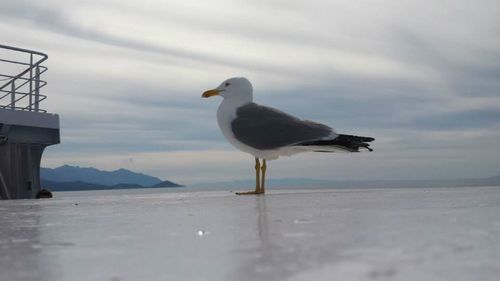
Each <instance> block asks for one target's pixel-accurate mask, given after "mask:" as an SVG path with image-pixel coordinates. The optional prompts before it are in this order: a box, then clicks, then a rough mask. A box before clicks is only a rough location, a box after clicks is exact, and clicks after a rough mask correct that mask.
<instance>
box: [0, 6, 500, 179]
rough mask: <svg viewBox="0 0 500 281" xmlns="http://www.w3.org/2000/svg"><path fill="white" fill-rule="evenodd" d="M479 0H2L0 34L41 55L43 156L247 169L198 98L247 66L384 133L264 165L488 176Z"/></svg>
mask: <svg viewBox="0 0 500 281" xmlns="http://www.w3.org/2000/svg"><path fill="white" fill-rule="evenodd" d="M480 2H481V3H480V4H479V3H474V4H471V2H468V1H444V2H440V3H434V4H429V5H422V4H421V3H420V2H418V1H399V2H394V1H380V2H379V3H378V4H377V7H376V9H375V8H374V6H373V5H372V4H369V5H368V4H365V3H362V2H360V3H348V2H344V1H308V2H307V3H306V2H303V1H286V2H284V1H254V2H248V1H223V0H218V1H210V2H206V1H198V2H192V1H172V0H169V1H153V0H151V1H150V0H145V1H141V2H137V1H129V0H124V1H120V3H117V2H116V1H85V2H82V1H73V0H68V1H61V0H41V1H36V2H35V1H23V0H20V1H8V2H7V3H5V4H4V5H2V9H1V10H0V16H1V17H2V23H0V32H1V33H2V37H3V38H4V41H5V42H6V43H7V44H12V45H18V46H21V47H26V48H33V49H37V50H40V51H44V52H46V53H48V54H49V60H48V61H47V65H48V66H49V72H47V73H46V80H48V82H49V84H48V86H47V88H46V89H45V90H46V92H45V93H46V94H47V95H48V99H47V100H46V101H45V102H44V107H45V108H48V109H49V111H51V112H57V113H59V114H60V115H61V126H62V131H61V134H62V144H61V145H58V146H55V147H52V148H50V149H49V150H47V153H46V157H45V158H44V163H45V164H46V165H52V166H53V165H58V164H64V163H67V164H79V165H93V166H97V167H100V168H107V167H109V168H119V167H121V166H126V165H130V163H131V162H130V161H129V159H134V162H133V163H134V169H137V170H140V171H144V172H149V173H153V174H155V175H157V176H162V177H165V178H169V177H170V178H175V179H176V180H178V181H179V182H186V181H193V182H194V181H197V180H199V181H203V180H205V179H206V180H209V179H210V180H211V179H214V180H222V179H237V178H242V177H247V176H246V175H247V174H248V173H249V172H251V171H248V169H247V167H246V165H247V164H248V163H247V162H248V157H250V156H247V155H244V154H240V153H238V152H235V151H234V150H233V148H232V147H231V146H230V145H229V144H227V142H226V141H225V140H224V139H223V137H222V135H221V133H220V132H219V129H218V126H217V124H216V122H215V111H216V109H217V106H218V102H219V101H218V100H216V99H210V100H201V99H200V94H201V92H202V91H203V90H205V89H207V88H212V87H215V86H217V85H218V84H219V83H220V81H222V80H223V79H225V78H227V77H231V76H247V77H248V78H250V79H251V81H252V82H253V84H254V88H255V95H254V96H255V99H256V101H258V102H261V103H264V104H268V105H271V106H274V107H278V108H280V109H282V110H285V111H287V112H290V113H293V114H296V115H297V116H299V117H302V118H306V119H312V120H317V121H321V122H325V123H327V124H329V125H331V126H333V127H335V128H336V129H337V130H339V131H340V132H346V133H352V134H362V135H372V136H374V137H375V138H376V139H377V140H376V142H375V144H374V148H375V152H374V153H372V154H368V155H361V156H359V155H334V156H331V155H330V156H328V155H321V154H308V155H299V156H297V157H296V158H284V159H282V160H279V161H278V162H276V164H274V163H273V168H272V170H271V171H272V172H271V174H272V175H275V176H278V175H279V176H280V177H287V175H294V174H296V173H307V174H304V177H318V178H329V177H334V178H342V179H348V178H350V179H356V178H358V177H366V178H370V177H377V178H404V177H413V178H419V177H420V178H437V177H440V173H445V172H446V173H447V174H448V176H444V175H443V176H442V177H449V175H455V176H461V175H465V174H467V175H471V176H472V175H480V176H482V175H485V174H486V173H488V172H490V173H494V172H496V171H498V168H497V166H498V163H496V164H495V161H494V160H493V159H494V157H497V159H498V157H500V151H499V150H498V149H495V148H492V147H495V146H494V145H493V143H494V142H498V141H500V136H499V135H498V134H496V133H494V130H496V129H498V126H499V124H498V123H499V122H498V119H499V115H498V113H497V112H499V110H500V95H499V93H500V81H499V80H498V78H497V77H498V76H499V74H500V60H499V59H498V58H500V38H499V37H498V36H497V34H498V33H499V32H500V19H499V18H498V17H497V16H496V12H495V11H496V9H495V8H496V2H495V1H486V0H485V1H480ZM464 19H467V20H464ZM464 150H466V151H468V152H467V156H468V159H469V160H468V161H461V160H460V159H459V156H458V155H462V154H463V153H464V152H463V151H464ZM487 150H489V152H486V151H487ZM217 155H219V156H217ZM219 158H220V159H222V158H224V159H225V160H226V161H228V162H226V161H219V160H218V159H219ZM250 158H251V157H250ZM141 159H142V160H141ZM183 159H184V160H183ZM185 159H190V161H186V162H183V163H184V164H182V165H177V166H176V165H175V163H176V162H177V161H185ZM457 159H458V160H457ZM483 159H487V160H483ZM212 161H213V162H214V163H213V165H212V166H211V167H212V168H210V169H209V168H208V167H204V166H205V165H207V166H210V164H209V163H210V162H212ZM215 162H217V163H215ZM151 163H154V164H151ZM278 163H279V164H278ZM300 163H305V164H306V165H305V167H304V166H301V164H300ZM471 163H474V166H473V167H472V168H471V165H472V164H471ZM495 165H496V166H495ZM442 167H449V168H447V169H445V168H442ZM332 171H335V173H333V172H332ZM186 177H189V180H184V178H186Z"/></svg>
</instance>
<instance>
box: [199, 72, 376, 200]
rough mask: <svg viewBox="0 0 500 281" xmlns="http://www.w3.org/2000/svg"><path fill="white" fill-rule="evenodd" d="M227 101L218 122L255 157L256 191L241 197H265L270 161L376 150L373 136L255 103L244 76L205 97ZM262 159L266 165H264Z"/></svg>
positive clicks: (230, 138) (229, 137) (235, 143)
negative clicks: (305, 154) (308, 154)
mask: <svg viewBox="0 0 500 281" xmlns="http://www.w3.org/2000/svg"><path fill="white" fill-rule="evenodd" d="M212 96H220V97H222V98H223V100H222V102H221V104H220V105H219V108H218V110H217V123H218V124H219V127H220V129H221V131H222V134H223V135H224V137H225V138H226V139H227V140H228V141H229V142H230V143H231V144H232V145H233V146H234V147H236V148H237V149H239V150H241V151H243V152H246V153H249V154H251V155H253V156H254V157H255V190H254V191H249V192H238V193H236V194H238V195H251V194H264V193H265V182H266V169H267V163H266V162H267V160H274V159H277V158H278V157H280V156H291V155H293V154H297V153H300V152H306V151H314V152H359V151H360V148H361V149H365V150H367V151H373V150H372V149H371V148H370V144H369V142H372V141H374V140H375V139H374V138H371V137H360V136H353V135H343V134H338V133H337V132H336V131H335V129H333V128H331V127H329V126H327V125H324V124H320V123H317V122H313V121H309V120H302V119H299V118H297V117H295V116H292V115H290V114H287V113H285V112H283V111H280V110H278V109H275V108H272V107H268V106H264V105H260V104H257V103H254V102H253V87H252V84H251V83H250V81H248V79H246V78H244V77H234V78H229V79H227V80H225V81H224V82H222V83H221V84H220V85H219V86H218V87H217V88H215V89H212V90H208V91H205V92H204V93H203V94H202V95H201V97H202V98H209V97H212ZM260 160H262V164H261V162H260Z"/></svg>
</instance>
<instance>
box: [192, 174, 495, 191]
mask: <svg viewBox="0 0 500 281" xmlns="http://www.w3.org/2000/svg"><path fill="white" fill-rule="evenodd" d="M266 184H267V186H268V187H271V188H292V189H293V188H340V189H343V188H418V187H466V186H500V176H495V177H490V178H481V179H442V180H363V181H336V180H316V179H307V178H306V179H304V178H286V179H269V180H267V181H266ZM254 185H255V180H250V179H249V180H238V181H225V182H215V183H198V184H193V185H190V187H195V188H223V189H228V188H245V187H246V188H251V187H252V186H254Z"/></svg>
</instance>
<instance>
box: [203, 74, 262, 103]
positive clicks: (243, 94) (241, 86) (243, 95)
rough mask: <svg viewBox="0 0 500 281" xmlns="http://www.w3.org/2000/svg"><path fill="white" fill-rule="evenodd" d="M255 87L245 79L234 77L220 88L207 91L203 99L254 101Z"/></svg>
mask: <svg viewBox="0 0 500 281" xmlns="http://www.w3.org/2000/svg"><path fill="white" fill-rule="evenodd" d="M252 93H253V87H252V84H251V83H250V81H248V79H246V78H245V77H233V78H229V79H227V80H225V81H224V82H222V83H221V84H220V85H219V87H217V88H215V89H212V90H208V91H205V92H204V93H203V94H202V95H201V97H202V98H209V97H213V96H221V97H223V98H224V99H229V98H230V99H234V98H238V99H245V100H249V101H252Z"/></svg>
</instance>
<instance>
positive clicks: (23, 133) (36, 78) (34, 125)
mask: <svg viewBox="0 0 500 281" xmlns="http://www.w3.org/2000/svg"><path fill="white" fill-rule="evenodd" d="M47 58H48V56H47V55H46V54H44V53H41V52H37V51H32V50H26V49H21V48H16V47H11V46H5V45H0V198H1V199H26V198H36V197H37V195H39V192H40V190H41V189H42V187H41V185H40V162H41V159H42V154H43V151H44V149H45V148H46V147H47V146H49V145H54V144H58V143H59V142H60V134H59V115H57V114H51V113H48V112H47V111H46V110H44V109H42V108H41V107H40V104H41V103H42V101H44V100H45V99H46V98H47V96H46V95H44V94H42V90H43V89H44V87H45V86H46V85H47V82H46V81H44V80H43V77H42V76H43V74H44V73H45V72H46V71H47V67H45V66H43V65H42V63H44V62H45V61H46V60H47Z"/></svg>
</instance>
